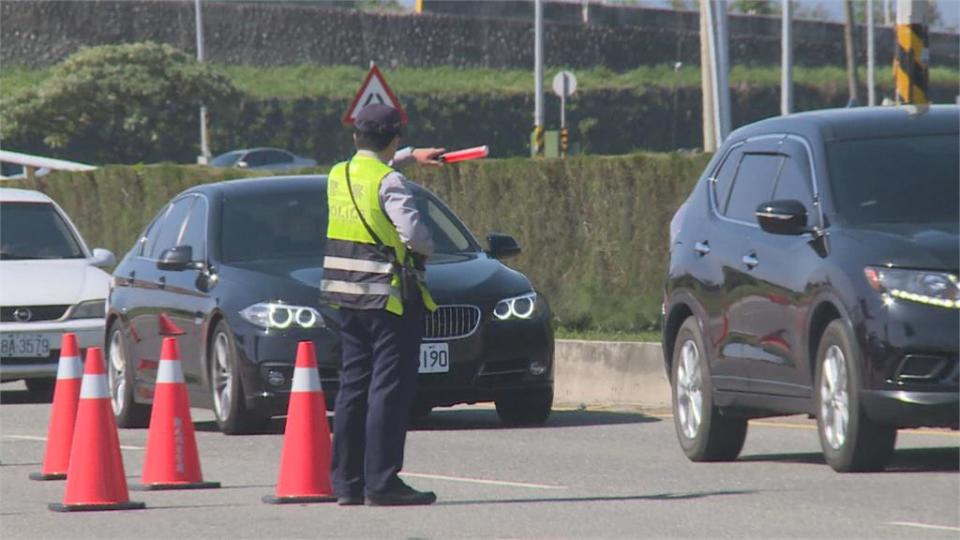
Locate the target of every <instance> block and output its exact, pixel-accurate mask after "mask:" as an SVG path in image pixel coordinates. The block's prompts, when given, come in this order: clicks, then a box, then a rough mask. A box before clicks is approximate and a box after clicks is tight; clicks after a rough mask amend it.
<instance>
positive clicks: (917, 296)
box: [863, 266, 960, 308]
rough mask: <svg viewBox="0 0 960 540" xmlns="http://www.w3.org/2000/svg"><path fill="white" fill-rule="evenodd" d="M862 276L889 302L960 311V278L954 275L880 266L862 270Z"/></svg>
mask: <svg viewBox="0 0 960 540" xmlns="http://www.w3.org/2000/svg"><path fill="white" fill-rule="evenodd" d="M863 273H864V275H865V276H866V277H867V282H868V283H870V286H871V287H873V289H874V290H876V291H877V292H879V293H881V294H884V295H887V296H886V298H891V299H892V298H897V299H900V300H908V301H910V302H917V303H919V304H927V305H930V306H937V307H943V308H960V286H958V285H957V276H955V275H953V274H948V273H946V272H927V271H924V270H902V269H899V268H883V267H878V266H868V267H866V268H864V269H863ZM891 301H892V300H891Z"/></svg>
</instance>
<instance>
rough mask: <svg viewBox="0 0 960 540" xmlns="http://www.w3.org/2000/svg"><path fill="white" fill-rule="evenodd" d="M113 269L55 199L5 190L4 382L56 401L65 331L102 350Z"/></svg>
mask: <svg viewBox="0 0 960 540" xmlns="http://www.w3.org/2000/svg"><path fill="white" fill-rule="evenodd" d="M114 264H116V258H115V257H114V255H113V253H111V252H110V251H108V250H106V249H94V250H93V251H92V252H91V251H90V250H89V248H87V245H86V243H85V242H84V241H83V238H82V237H81V236H80V233H79V231H77V228H76V227H75V226H74V225H73V223H72V222H71V221H70V218H69V217H67V215H66V213H65V212H64V211H63V209H61V208H60V207H59V206H58V205H57V203H55V202H54V201H53V200H52V199H50V197H47V196H46V195H44V194H42V193H40V192H37V191H30V190H24V189H11V188H0V382H8V381H15V380H19V379H24V380H25V381H26V384H27V389H28V390H29V391H30V392H31V393H33V394H36V395H37V396H38V397H42V398H46V399H49V397H50V396H52V394H53V388H54V384H55V382H56V375H57V365H58V363H59V357H60V342H61V339H62V336H63V334H64V332H73V333H75V334H76V335H77V341H78V344H79V346H80V348H81V349H85V348H87V347H92V346H103V339H104V313H105V311H106V309H105V305H104V304H105V302H106V298H107V296H108V293H109V288H110V279H111V278H110V275H109V274H107V273H106V272H104V271H103V270H101V268H102V267H109V266H113V265H114Z"/></svg>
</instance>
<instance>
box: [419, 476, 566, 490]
mask: <svg viewBox="0 0 960 540" xmlns="http://www.w3.org/2000/svg"><path fill="white" fill-rule="evenodd" d="M400 476H409V477H411V478H427V479H430V480H448V481H450V482H467V483H471V484H486V485H491V486H510V487H521V488H530V489H567V486H551V485H547V484H527V483H524V482H507V481H506V480H484V479H482V478H463V477H460V476H444V475H442V474H423V473H411V472H402V473H400Z"/></svg>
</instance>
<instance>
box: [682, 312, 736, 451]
mask: <svg viewBox="0 0 960 540" xmlns="http://www.w3.org/2000/svg"><path fill="white" fill-rule="evenodd" d="M705 350H706V349H704V346H703V336H702V335H701V334H700V326H699V325H698V324H697V319H696V318H694V317H688V318H687V320H685V321H684V322H683V326H681V327H680V332H679V333H678V334H677V340H676V342H675V344H674V347H673V360H672V365H671V367H672V370H671V371H672V374H671V379H670V380H671V383H672V384H671V386H672V389H673V424H674V427H675V428H676V430H677V439H678V440H679V441H680V447H681V448H683V452H684V453H685V454H686V455H687V457H688V458H689V459H690V460H691V461H732V460H734V459H736V458H737V456H738V455H739V454H740V450H741V449H742V448H743V442H744V440H745V439H746V438H747V419H746V418H738V417H731V416H723V415H721V414H720V411H719V410H717V408H716V407H714V406H713V389H712V387H711V384H710V363H709V362H708V361H707V358H706V354H705V352H704V351H705Z"/></svg>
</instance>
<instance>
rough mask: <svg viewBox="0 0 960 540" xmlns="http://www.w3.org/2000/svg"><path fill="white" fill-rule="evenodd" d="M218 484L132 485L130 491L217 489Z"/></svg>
mask: <svg viewBox="0 0 960 540" xmlns="http://www.w3.org/2000/svg"><path fill="white" fill-rule="evenodd" d="M219 487H220V482H202V481H201V482H184V483H178V484H133V485H131V486H130V491H166V490H174V489H217V488H219Z"/></svg>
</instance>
